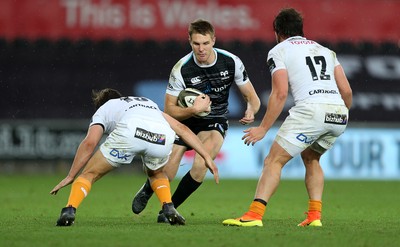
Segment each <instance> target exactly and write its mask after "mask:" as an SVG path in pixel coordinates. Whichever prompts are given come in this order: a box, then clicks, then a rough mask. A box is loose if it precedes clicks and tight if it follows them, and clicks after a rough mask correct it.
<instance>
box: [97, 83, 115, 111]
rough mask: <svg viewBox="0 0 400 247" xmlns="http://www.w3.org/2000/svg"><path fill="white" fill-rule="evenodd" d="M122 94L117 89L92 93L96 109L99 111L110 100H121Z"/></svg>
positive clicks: (105, 89) (106, 89)
mask: <svg viewBox="0 0 400 247" xmlns="http://www.w3.org/2000/svg"><path fill="white" fill-rule="evenodd" d="M121 97H122V94H121V93H120V92H118V91H117V90H115V89H112V88H104V89H102V90H100V91H96V90H93V91H92V101H93V104H94V107H95V108H96V110H97V109H99V108H100V106H102V105H103V104H104V103H106V102H107V101H109V100H110V99H117V98H121Z"/></svg>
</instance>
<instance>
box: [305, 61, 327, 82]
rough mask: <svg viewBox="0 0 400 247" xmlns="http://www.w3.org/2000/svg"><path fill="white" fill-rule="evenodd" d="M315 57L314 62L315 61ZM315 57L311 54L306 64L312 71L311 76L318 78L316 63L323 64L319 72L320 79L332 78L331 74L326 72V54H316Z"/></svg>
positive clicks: (314, 78) (314, 79)
mask: <svg viewBox="0 0 400 247" xmlns="http://www.w3.org/2000/svg"><path fill="white" fill-rule="evenodd" d="M313 59H314V62H313ZM313 59H312V58H311V57H309V56H307V57H306V64H307V66H308V68H309V69H310V72H311V77H312V79H313V81H316V80H318V75H317V71H316V70H315V66H314V63H315V64H320V65H321V71H320V72H319V79H321V80H330V79H331V76H330V75H327V74H326V60H325V57H324V56H315V57H313Z"/></svg>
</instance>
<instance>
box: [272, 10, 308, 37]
mask: <svg viewBox="0 0 400 247" xmlns="http://www.w3.org/2000/svg"><path fill="white" fill-rule="evenodd" d="M273 28H274V31H275V32H276V33H277V34H278V35H279V36H281V37H285V38H289V37H293V36H304V32H303V16H302V15H301V13H300V12H298V11H297V10H295V9H293V8H284V9H282V10H281V11H280V12H279V14H278V15H277V16H276V17H275V20H274V22H273Z"/></svg>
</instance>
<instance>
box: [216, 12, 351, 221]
mask: <svg viewBox="0 0 400 247" xmlns="http://www.w3.org/2000/svg"><path fill="white" fill-rule="evenodd" d="M273 27H274V31H275V35H276V40H277V42H278V44H277V45H276V46H275V47H274V48H273V49H271V50H270V52H269V53H268V58H267V63H268V66H269V70H270V72H271V75H272V91H271V94H270V97H269V101H268V107H267V110H266V113H265V115H264V117H263V119H262V122H261V123H260V125H259V126H258V127H254V128H249V129H247V130H245V134H244V136H243V138H242V139H243V140H244V143H245V144H246V145H250V144H251V145H254V144H255V143H256V142H258V141H259V140H261V139H262V138H263V137H264V136H265V135H266V133H267V132H268V130H269V129H270V128H271V127H272V126H273V124H274V123H275V121H276V119H277V118H278V116H279V115H280V114H281V112H282V109H283V106H284V104H285V101H286V98H287V95H288V91H289V88H290V91H291V94H292V96H293V98H294V101H295V106H293V107H292V108H291V109H290V110H289V116H288V117H287V118H286V119H285V121H284V122H283V123H282V125H281V127H280V128H279V131H278V133H277V136H276V138H275V140H274V142H273V144H272V146H271V149H270V151H269V153H268V155H267V157H266V158H265V160H264V168H263V171H262V174H261V176H260V178H259V181H258V185H257V189H256V193H255V196H254V200H253V201H252V203H251V205H250V208H249V210H248V211H247V212H246V213H245V214H243V215H242V216H241V217H240V218H236V219H227V220H224V221H223V222H222V223H223V224H224V225H232V226H262V225H263V222H262V218H263V216H264V213H265V210H266V206H267V202H268V201H269V200H270V198H271V196H272V195H273V194H274V192H275V190H276V189H277V187H278V185H279V182H280V177H281V171H282V168H283V167H284V166H285V164H286V163H287V162H288V161H289V160H291V159H292V158H293V157H294V156H296V155H298V154H300V155H301V158H302V160H303V162H304V166H305V169H306V174H305V185H306V189H307V192H308V196H309V202H308V212H307V213H306V214H307V218H306V219H305V220H304V221H303V222H301V223H300V224H298V226H322V223H321V209H322V194H323V188H324V175H323V171H322V168H321V166H320V162H319V160H320V157H321V155H322V154H324V153H325V152H326V151H327V150H328V149H330V148H331V147H332V145H333V144H334V142H335V140H336V138H337V137H339V136H340V135H341V134H342V133H343V132H344V131H345V129H346V126H347V122H348V116H349V109H350V106H351V104H352V90H351V87H350V85H349V82H348V80H347V78H346V76H345V74H344V71H343V68H342V66H341V65H340V64H339V62H338V60H337V58H336V54H335V53H334V52H333V51H331V50H329V49H327V48H325V47H323V46H321V45H319V44H318V43H317V42H314V41H312V40H307V39H306V38H304V34H303V18H302V16H301V14H300V13H299V12H297V11H296V10H295V9H292V8H287V9H283V10H281V11H280V12H279V14H278V15H277V16H276V18H275V20H274V22H273Z"/></svg>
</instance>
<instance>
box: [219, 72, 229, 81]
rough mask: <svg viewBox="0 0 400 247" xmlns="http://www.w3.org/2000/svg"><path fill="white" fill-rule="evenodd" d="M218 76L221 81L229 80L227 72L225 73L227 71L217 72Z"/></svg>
mask: <svg viewBox="0 0 400 247" xmlns="http://www.w3.org/2000/svg"><path fill="white" fill-rule="evenodd" d="M219 74H220V75H221V77H222V78H221V80H226V79H229V76H228V75H229V72H228V71H227V70H225V71H221V72H219Z"/></svg>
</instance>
